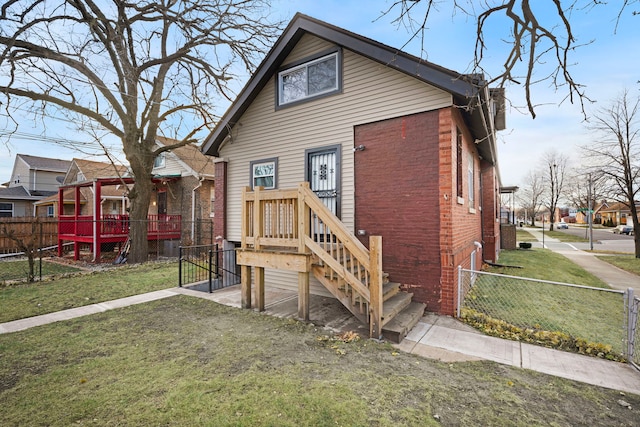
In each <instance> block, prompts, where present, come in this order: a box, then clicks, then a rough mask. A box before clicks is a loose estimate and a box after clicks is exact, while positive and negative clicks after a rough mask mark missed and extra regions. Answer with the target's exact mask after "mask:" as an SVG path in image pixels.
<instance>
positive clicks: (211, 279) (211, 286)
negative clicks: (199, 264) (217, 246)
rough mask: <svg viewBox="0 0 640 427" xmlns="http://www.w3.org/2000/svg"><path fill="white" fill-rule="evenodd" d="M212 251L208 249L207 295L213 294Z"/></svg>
mask: <svg viewBox="0 0 640 427" xmlns="http://www.w3.org/2000/svg"><path fill="white" fill-rule="evenodd" d="M212 267H213V251H212V250H211V249H209V293H211V292H213V268H212Z"/></svg>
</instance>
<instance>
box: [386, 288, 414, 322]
mask: <svg viewBox="0 0 640 427" xmlns="http://www.w3.org/2000/svg"><path fill="white" fill-rule="evenodd" d="M412 297H413V294H409V293H407V292H398V293H397V294H395V295H394V296H392V297H391V298H389V299H388V300H386V301H385V302H384V304H383V305H382V323H383V325H384V324H385V323H387V322H389V321H391V319H393V318H394V317H395V316H396V315H397V314H398V313H400V312H401V311H402V310H404V308H405V307H406V306H408V305H409V304H411V298H412Z"/></svg>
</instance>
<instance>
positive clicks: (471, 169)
mask: <svg viewBox="0 0 640 427" xmlns="http://www.w3.org/2000/svg"><path fill="white" fill-rule="evenodd" d="M473 164H474V161H473V155H472V154H469V166H468V167H467V176H468V178H467V179H468V181H469V207H470V208H473V207H474V204H473V203H474V199H475V197H474V196H475V183H474V182H473V181H474V175H475V173H474V166H473Z"/></svg>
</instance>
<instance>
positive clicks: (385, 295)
mask: <svg viewBox="0 0 640 427" xmlns="http://www.w3.org/2000/svg"><path fill="white" fill-rule="evenodd" d="M398 292H400V283H396V282H387V283H385V284H384V285H382V300H383V301H386V300H388V299H389V298H391V297H392V296H394V295H396V294H397V293H398Z"/></svg>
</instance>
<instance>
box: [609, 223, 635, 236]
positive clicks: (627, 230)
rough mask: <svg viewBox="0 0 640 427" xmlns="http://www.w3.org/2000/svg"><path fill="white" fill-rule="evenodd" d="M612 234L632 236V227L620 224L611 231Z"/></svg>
mask: <svg viewBox="0 0 640 427" xmlns="http://www.w3.org/2000/svg"><path fill="white" fill-rule="evenodd" d="M613 233H614V234H627V235H629V236H633V226H631V225H623V224H620V225H619V226H617V227H616V228H614V229H613Z"/></svg>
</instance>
